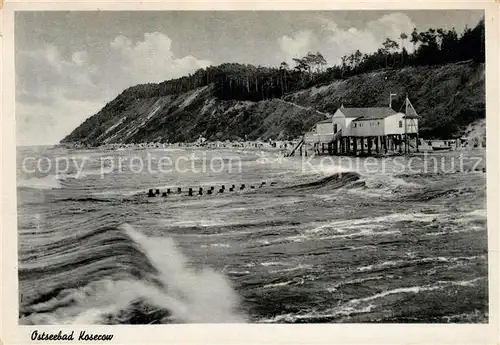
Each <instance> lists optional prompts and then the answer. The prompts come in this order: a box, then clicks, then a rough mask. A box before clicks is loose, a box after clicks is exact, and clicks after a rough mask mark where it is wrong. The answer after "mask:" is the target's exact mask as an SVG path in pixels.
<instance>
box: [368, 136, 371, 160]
mask: <svg viewBox="0 0 500 345" xmlns="http://www.w3.org/2000/svg"><path fill="white" fill-rule="evenodd" d="M367 140H368V156H371V154H372V137H367Z"/></svg>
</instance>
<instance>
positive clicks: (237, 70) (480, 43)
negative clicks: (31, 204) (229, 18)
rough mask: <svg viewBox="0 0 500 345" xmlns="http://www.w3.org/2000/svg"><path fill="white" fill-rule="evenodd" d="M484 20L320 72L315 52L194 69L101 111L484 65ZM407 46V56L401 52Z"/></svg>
mask: <svg viewBox="0 0 500 345" xmlns="http://www.w3.org/2000/svg"><path fill="white" fill-rule="evenodd" d="M484 35H485V32H484V18H483V19H482V20H480V22H479V23H478V24H477V25H476V26H475V27H474V28H465V30H464V31H463V33H462V34H461V35H459V34H458V33H457V32H456V31H455V29H452V30H443V29H437V30H436V29H432V28H431V29H429V30H427V31H425V32H418V31H417V29H414V30H413V32H411V33H409V34H407V33H401V35H400V38H399V43H398V42H396V41H394V40H391V39H389V38H387V39H386V40H385V41H384V42H383V43H382V47H381V48H379V49H378V50H377V51H376V52H374V53H372V54H362V53H361V52H360V51H359V50H357V51H356V52H354V53H353V54H350V55H347V56H344V57H342V59H341V64H339V65H334V66H332V67H328V68H325V67H326V65H327V61H326V60H325V58H324V57H323V55H322V54H321V53H319V52H317V53H308V54H307V55H306V56H304V57H302V58H300V59H298V58H297V59H293V60H294V64H295V66H293V67H292V66H289V64H287V63H286V62H282V63H281V64H280V66H278V67H264V66H253V65H244V64H239V63H225V64H222V65H219V66H209V67H207V68H204V69H199V70H197V71H196V72H194V73H193V74H190V75H188V76H184V77H181V78H177V79H172V80H167V81H164V82H161V83H150V84H141V85H136V86H133V87H130V88H128V89H126V90H125V91H123V92H122V94H121V95H120V96H119V97H117V98H116V99H115V100H113V101H112V102H110V103H108V104H107V105H106V107H105V108H104V109H103V110H105V109H106V108H107V107H113V109H114V110H115V111H120V108H121V107H126V104H128V101H129V100H130V99H137V98H149V97H160V96H165V95H169V94H179V93H183V92H187V91H190V90H193V89H195V88H198V87H202V86H206V85H209V84H215V95H216V96H217V97H219V98H221V99H235V100H249V101H261V100H264V99H270V98H277V97H281V96H283V95H285V94H287V93H289V92H293V91H297V90H300V89H303V88H307V87H311V86H314V85H318V84H324V83H328V82H332V81H334V80H338V79H344V78H348V77H351V76H353V75H356V74H361V73H366V72H372V71H376V70H380V69H399V68H404V67H407V66H432V65H440V64H446V63H453V62H458V61H466V60H473V61H476V62H484V60H485V39H484V37H485V36H484ZM407 45H411V46H412V48H413V49H412V51H413V52H412V53H409V52H408V50H407Z"/></svg>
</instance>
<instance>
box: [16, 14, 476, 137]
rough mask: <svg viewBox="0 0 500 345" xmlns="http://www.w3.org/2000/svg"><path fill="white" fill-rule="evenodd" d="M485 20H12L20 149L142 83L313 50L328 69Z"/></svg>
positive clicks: (62, 131) (67, 128)
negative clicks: (421, 35)
mask: <svg viewBox="0 0 500 345" xmlns="http://www.w3.org/2000/svg"><path fill="white" fill-rule="evenodd" d="M482 16H483V12H482V11H465V10H453V11H450V10H447V11H437V10H434V11H423V10H418V11H289V12H287V11H279V12H278V11H267V12H256V11H249V12H238V11H212V12H199V11H182V12H176V11H148V12H137V11H135V12H131V11H116V12H111V11H97V12H90V11H83V12H74V11H73V12H68V11H65V12H63V11H57V12H17V13H16V16H15V33H14V35H15V60H16V63H15V66H16V126H17V129H16V131H17V133H16V134H17V144H18V145H48V144H55V143H57V142H59V141H60V140H61V139H62V138H63V137H64V136H66V135H67V134H69V133H70V132H71V131H72V130H73V129H75V128H76V127H77V126H78V125H79V124H81V123H82V122H83V121H84V120H85V119H86V118H88V117H90V116H92V115H93V114H95V113H97V112H98V111H99V110H100V109H101V108H102V107H103V106H104V105H105V104H106V103H107V102H109V101H111V100H112V99H114V98H115V97H116V96H117V95H118V94H119V93H120V92H121V91H123V90H124V89H125V88H127V87H129V86H133V85H136V84H139V83H150V82H160V81H163V80H167V79H172V78H177V77H181V76H183V75H186V74H188V73H192V72H194V71H195V70H197V69H199V68H203V67H206V66H209V65H218V64H221V63H224V62H239V63H249V64H254V65H266V66H278V65H279V64H280V62H282V61H287V62H289V63H290V64H291V66H293V63H292V61H293V60H292V59H293V58H294V57H301V56H304V55H305V54H307V53H308V52H310V51H311V52H321V53H322V54H323V56H324V57H325V59H326V60H327V62H328V64H329V65H333V64H336V63H338V62H339V60H340V58H341V57H342V56H343V55H346V54H350V53H353V52H354V51H356V49H359V50H360V51H361V52H363V53H370V52H373V51H376V50H377V49H378V48H379V47H380V46H381V43H382V42H383V41H384V39H385V38H386V37H389V38H392V39H394V40H398V38H399V35H400V34H401V33H402V32H405V33H407V34H409V33H411V31H412V30H413V28H417V29H418V30H419V31H425V30H427V29H429V28H431V27H432V28H444V29H452V28H455V29H456V30H457V32H459V33H461V32H462V31H463V29H464V28H465V27H466V26H469V27H474V26H475V25H476V24H477V22H478V21H479V20H480V19H481V17H482ZM398 42H400V41H399V40H398ZM406 44H407V45H409V44H408V42H407V43H406ZM407 49H409V50H410V51H411V47H407Z"/></svg>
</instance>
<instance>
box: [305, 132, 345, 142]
mask: <svg viewBox="0 0 500 345" xmlns="http://www.w3.org/2000/svg"><path fill="white" fill-rule="evenodd" d="M341 136H342V130H339V131H338V132H337V133H328V134H317V133H311V132H309V133H306V134H304V143H306V144H314V143H331V142H333V141H335V140H338V139H339V138H340V137H341Z"/></svg>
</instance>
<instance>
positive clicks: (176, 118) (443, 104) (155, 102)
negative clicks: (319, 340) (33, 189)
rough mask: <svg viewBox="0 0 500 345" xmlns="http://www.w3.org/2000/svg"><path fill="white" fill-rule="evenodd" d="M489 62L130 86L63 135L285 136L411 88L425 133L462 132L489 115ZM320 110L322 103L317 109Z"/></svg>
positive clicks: (114, 139)
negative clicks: (257, 84) (297, 85)
mask: <svg viewBox="0 0 500 345" xmlns="http://www.w3.org/2000/svg"><path fill="white" fill-rule="evenodd" d="M484 79H485V77H484V64H476V63H472V62H463V63H458V64H450V65H444V66H438V67H415V68H405V69H401V70H387V71H378V72H373V73H367V74H362V75H357V76H354V77H351V78H349V79H346V80H339V81H334V82H332V83H329V84H326V85H321V86H315V87H312V88H309V89H305V90H301V91H298V92H294V93H291V94H288V95H287V96H285V97H284V99H283V100H280V99H270V100H264V101H260V102H250V101H236V100H221V99H218V98H217V97H215V96H214V86H213V85H208V86H204V87H200V88H197V89H194V90H191V91H188V92H185V93H182V94H178V95H167V96H162V97H147V98H144V97H140V96H139V95H135V94H134V90H133V88H131V89H130V90H127V91H125V92H124V93H122V94H121V95H120V96H118V97H117V98H116V99H115V100H113V101H112V102H110V103H108V105H106V106H105V107H104V108H103V109H102V110H101V111H100V112H99V113H97V114H95V115H94V116H92V117H90V118H89V119H87V120H86V121H85V122H84V123H83V124H82V125H80V126H79V127H78V128H76V129H75V130H74V131H73V132H72V133H71V134H69V135H68V136H67V137H66V138H64V139H63V140H62V142H84V143H87V144H88V145H92V146H95V145H101V144H107V143H140V142H154V141H160V142H178V141H194V140H195V139H196V138H198V137H199V136H200V135H203V136H204V137H206V138H208V139H209V140H226V139H238V138H242V139H244V138H247V139H257V138H261V139H268V138H273V139H283V138H289V137H296V136H299V135H301V134H303V133H304V132H305V131H307V130H308V129H309V128H310V127H311V126H313V125H314V123H315V122H317V121H319V120H322V119H324V118H325V116H326V115H325V114H326V113H333V112H334V111H335V109H336V108H337V107H339V106H340V104H341V103H344V105H345V106H358V107H365V106H366V107H368V106H385V105H387V104H388V98H389V97H388V96H389V92H392V93H397V97H396V98H395V99H393V104H392V106H393V108H394V109H395V110H399V109H400V107H401V106H402V104H403V100H404V96H405V94H406V93H408V95H409V97H410V100H411V101H412V103H413V105H414V107H415V109H416V110H417V112H418V113H419V114H420V115H421V116H422V119H421V122H420V129H421V132H422V134H423V135H424V136H429V137H437V138H439V137H450V136H454V135H458V134H465V132H466V128H467V127H468V126H470V125H471V124H473V123H475V122H476V121H481V120H482V121H484V116H485V83H484ZM317 110H320V111H317Z"/></svg>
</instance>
